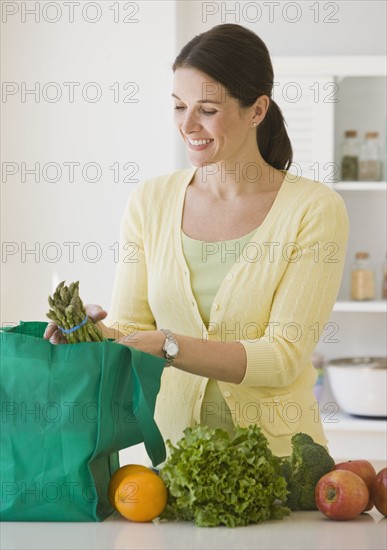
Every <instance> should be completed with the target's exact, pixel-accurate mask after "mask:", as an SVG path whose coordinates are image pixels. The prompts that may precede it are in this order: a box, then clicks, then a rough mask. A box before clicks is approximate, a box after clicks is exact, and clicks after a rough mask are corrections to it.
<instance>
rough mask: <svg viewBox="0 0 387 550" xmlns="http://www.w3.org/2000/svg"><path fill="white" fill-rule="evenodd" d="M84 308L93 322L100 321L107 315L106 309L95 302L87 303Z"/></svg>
mask: <svg viewBox="0 0 387 550" xmlns="http://www.w3.org/2000/svg"><path fill="white" fill-rule="evenodd" d="M85 310H86V313H87V316H88V317H89V318H90V319H91V320H92V321H93V323H98V321H102V319H105V317H106V316H107V311H105V310H104V309H102V307H101V306H98V305H96V304H87V305H86V306H85Z"/></svg>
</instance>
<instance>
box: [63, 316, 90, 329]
mask: <svg viewBox="0 0 387 550" xmlns="http://www.w3.org/2000/svg"><path fill="white" fill-rule="evenodd" d="M88 320H89V318H88V316H87V315H86V317H85V318H84V319H83V321H82V323H80V324H79V325H77V326H76V327H72V328H69V329H68V330H66V329H64V328H62V327H58V329H59V330H60V331H61V332H63V334H71V333H72V332H75V331H76V330H78V329H79V328H81V327H83V325H86V323H87V321H88Z"/></svg>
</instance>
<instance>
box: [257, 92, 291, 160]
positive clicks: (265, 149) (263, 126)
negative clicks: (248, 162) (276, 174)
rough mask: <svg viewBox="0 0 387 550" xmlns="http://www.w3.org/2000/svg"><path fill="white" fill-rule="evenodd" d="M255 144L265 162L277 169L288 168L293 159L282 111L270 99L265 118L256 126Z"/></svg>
mask: <svg viewBox="0 0 387 550" xmlns="http://www.w3.org/2000/svg"><path fill="white" fill-rule="evenodd" d="M257 145H258V149H259V152H260V153H261V155H262V158H263V159H264V160H265V161H266V162H267V164H269V165H270V166H273V167H274V168H276V169H277V170H283V169H285V170H289V168H290V165H291V164H292V161H293V150H292V145H291V143H290V139H289V136H288V134H287V131H286V128H285V120H284V117H283V114H282V111H281V109H280V108H279V107H278V105H277V103H275V101H273V100H272V99H270V104H269V108H268V110H267V112H266V116H265V118H264V119H263V120H262V122H261V123H260V124H259V126H258V127H257Z"/></svg>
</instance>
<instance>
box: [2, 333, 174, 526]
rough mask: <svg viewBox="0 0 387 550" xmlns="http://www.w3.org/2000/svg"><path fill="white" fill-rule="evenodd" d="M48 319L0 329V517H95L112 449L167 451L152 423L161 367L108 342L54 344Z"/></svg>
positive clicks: (161, 456)
mask: <svg viewBox="0 0 387 550" xmlns="http://www.w3.org/2000/svg"><path fill="white" fill-rule="evenodd" d="M46 326H47V323H44V322H26V323H23V322H21V323H20V324H19V325H18V326H16V327H11V328H10V327H8V329H6V331H5V332H2V333H0V347H1V364H0V365H1V366H0V368H1V370H0V386H1V425H0V429H1V432H0V443H1V446H0V449H1V453H0V476H1V479H0V482H1V507H0V520H1V521H101V520H103V519H105V518H106V517H107V516H108V515H109V514H111V513H112V512H113V509H112V507H111V505H110V503H109V499H108V494H107V489H108V484H109V480H110V478H111V476H112V474H113V473H114V472H115V471H116V470H117V468H118V467H119V461H118V451H119V450H120V449H124V448H126V447H130V446H131V445H136V444H138V443H141V442H144V444H145V447H146V450H147V452H148V454H149V456H150V458H151V460H152V463H153V465H154V466H157V465H158V464H160V463H161V462H163V461H164V460H165V456H166V454H165V446H164V441H163V439H162V437H161V434H160V432H159V430H158V427H157V425H156V423H155V421H154V419H153V413H154V407H155V402H156V397H157V393H158V391H159V389H160V377H161V374H162V371H163V368H164V361H163V360H162V359H159V358H157V357H154V356H152V355H149V354H146V353H143V352H140V351H138V350H135V349H132V348H128V347H127V346H124V345H121V344H117V343H114V342H113V341H109V340H108V341H104V342H85V343H79V344H71V345H53V344H51V343H50V342H49V341H47V340H44V338H43V334H44V330H45V328H46Z"/></svg>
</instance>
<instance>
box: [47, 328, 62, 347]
mask: <svg viewBox="0 0 387 550" xmlns="http://www.w3.org/2000/svg"><path fill="white" fill-rule="evenodd" d="M61 336H62V333H61V332H60V330H56V331H55V332H54V333H53V334H52V335H51V338H50V339H49V340H50V343H51V344H60V343H61Z"/></svg>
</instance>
